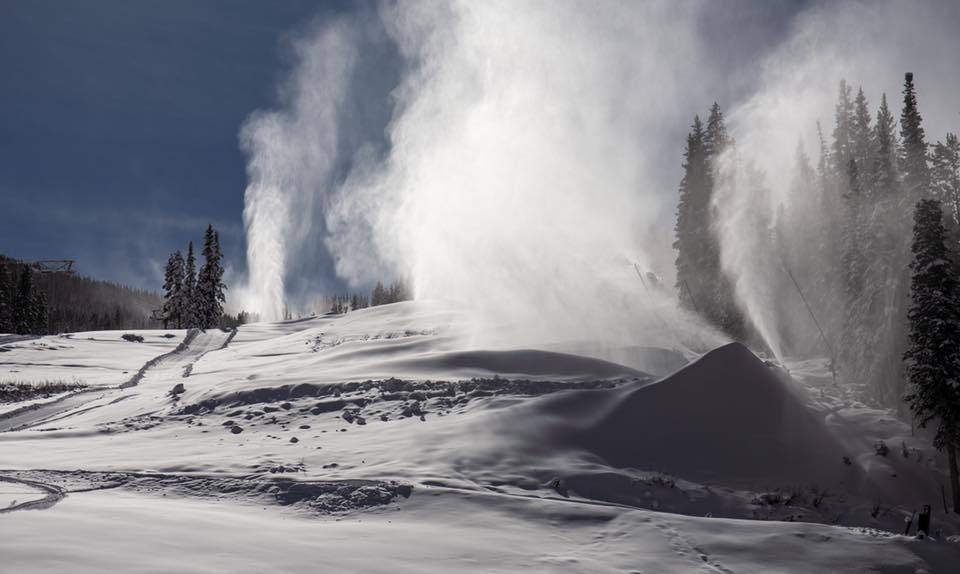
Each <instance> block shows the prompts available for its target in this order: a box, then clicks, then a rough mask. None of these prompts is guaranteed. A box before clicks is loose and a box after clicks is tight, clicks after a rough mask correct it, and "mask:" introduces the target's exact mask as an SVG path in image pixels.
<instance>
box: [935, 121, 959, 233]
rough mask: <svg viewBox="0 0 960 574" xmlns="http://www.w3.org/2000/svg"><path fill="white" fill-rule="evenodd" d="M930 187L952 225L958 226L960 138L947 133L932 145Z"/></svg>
mask: <svg viewBox="0 0 960 574" xmlns="http://www.w3.org/2000/svg"><path fill="white" fill-rule="evenodd" d="M931 159H932V166H931V174H930V175H931V187H932V191H933V196H934V197H935V198H937V199H939V200H940V201H941V202H942V203H943V205H944V206H946V207H947V208H948V209H947V212H948V213H949V215H950V219H952V220H953V225H954V226H960V140H958V139H957V136H956V134H952V133H948V134H947V136H946V138H944V141H942V142H937V143H936V144H934V146H933V154H932V157H931Z"/></svg>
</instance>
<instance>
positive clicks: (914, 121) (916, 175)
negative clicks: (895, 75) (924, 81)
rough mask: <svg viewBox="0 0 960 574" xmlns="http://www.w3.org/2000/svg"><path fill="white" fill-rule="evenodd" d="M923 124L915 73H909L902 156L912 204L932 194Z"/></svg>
mask: <svg viewBox="0 0 960 574" xmlns="http://www.w3.org/2000/svg"><path fill="white" fill-rule="evenodd" d="M922 123H923V119H922V118H921V117H920V111H919V110H918V109H917V93H916V89H915V88H914V85H913V74H912V73H910V72H907V74H906V75H905V76H904V82H903V111H902V112H901V114H900V138H901V142H902V143H901V146H902V149H901V151H900V157H901V166H902V169H903V187H904V192H905V193H906V195H907V198H908V199H909V200H910V202H911V203H912V202H913V200H914V199H915V198H920V197H926V196H927V195H928V194H929V193H930V169H929V166H928V164H927V143H926V141H925V139H924V134H923V125H922Z"/></svg>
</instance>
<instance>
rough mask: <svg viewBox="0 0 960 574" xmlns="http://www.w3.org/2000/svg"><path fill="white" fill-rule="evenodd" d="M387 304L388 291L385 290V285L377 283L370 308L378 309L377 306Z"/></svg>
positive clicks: (371, 297)
mask: <svg viewBox="0 0 960 574" xmlns="http://www.w3.org/2000/svg"><path fill="white" fill-rule="evenodd" d="M387 303H388V301H387V290H386V289H384V288H383V283H381V282H380V281H377V285H376V286H375V287H374V288H373V293H371V294H370V306H371V307H376V306H377V305H386V304H387Z"/></svg>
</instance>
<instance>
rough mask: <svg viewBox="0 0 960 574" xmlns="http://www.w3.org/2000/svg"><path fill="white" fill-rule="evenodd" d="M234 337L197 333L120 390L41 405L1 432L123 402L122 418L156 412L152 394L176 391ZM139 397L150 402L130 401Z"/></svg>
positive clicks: (2, 421)
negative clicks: (175, 387) (187, 375)
mask: <svg viewBox="0 0 960 574" xmlns="http://www.w3.org/2000/svg"><path fill="white" fill-rule="evenodd" d="M234 335H236V330H231V331H221V330H220V329H210V330H208V331H200V330H193V331H191V332H190V333H189V334H188V336H187V337H186V338H185V339H184V340H183V342H182V343H181V344H180V345H179V346H178V347H177V348H176V349H174V350H173V351H170V352H169V353H165V354H163V355H160V356H158V357H155V358H153V359H151V360H150V361H147V363H146V364H144V365H143V367H141V368H140V370H139V371H137V373H136V374H135V375H134V376H133V377H131V378H130V379H129V380H128V381H127V382H125V383H123V384H122V385H120V387H119V388H116V389H85V390H83V391H79V392H77V393H74V394H71V395H67V396H65V397H63V398H62V399H59V400H57V401H54V402H50V403H45V404H41V405H37V406H36V407H35V408H30V409H27V410H23V411H14V412H11V413H9V414H6V415H0V432H7V431H12V430H25V429H29V428H33V427H36V426H38V425H41V424H49V423H53V422H57V421H62V420H66V419H73V418H75V417H78V416H81V415H83V414H85V413H88V412H91V411H93V410H95V409H99V408H100V407H103V406H105V405H113V404H117V403H120V402H121V401H123V402H124V403H126V405H127V407H128V408H126V409H122V410H121V411H119V412H117V413H116V415H117V417H118V418H123V417H125V416H131V414H136V413H133V412H132V411H133V410H136V409H138V408H139V410H143V409H144V408H147V409H148V410H150V409H151V408H155V406H156V401H155V397H153V396H152V395H151V396H150V397H147V393H148V392H149V391H154V390H156V389H157V388H158V387H160V386H163V385H169V386H170V387H172V386H173V385H174V384H176V382H177V381H178V380H180V379H182V378H183V377H184V374H185V373H186V372H188V371H189V369H191V368H192V366H193V364H194V363H196V362H197V361H198V360H199V359H200V358H201V357H203V356H204V355H206V354H207V353H209V352H211V351H218V350H220V349H223V348H225V347H226V346H227V345H228V344H229V343H230V340H231V339H232V338H233V336H234ZM164 388H166V387H164ZM137 396H139V397H140V398H142V399H146V400H130V399H135V398H136V397H137ZM148 406H149V408H148ZM114 420H117V418H115V419H114Z"/></svg>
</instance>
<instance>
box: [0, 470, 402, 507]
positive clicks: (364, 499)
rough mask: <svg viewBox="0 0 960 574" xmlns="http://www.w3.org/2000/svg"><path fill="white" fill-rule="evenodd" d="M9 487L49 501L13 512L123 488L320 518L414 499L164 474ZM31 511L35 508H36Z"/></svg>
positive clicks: (356, 489)
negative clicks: (37, 492) (34, 491)
mask: <svg viewBox="0 0 960 574" xmlns="http://www.w3.org/2000/svg"><path fill="white" fill-rule="evenodd" d="M2 481H8V482H14V483H20V484H25V485H30V486H33V487H36V488H40V489H42V490H43V491H44V492H46V493H47V496H45V497H44V498H42V499H40V500H36V501H32V502H29V503H23V504H20V505H17V506H16V507H11V508H8V509H6V510H4V509H0V512H4V511H10V510H20V509H26V508H30V507H35V508H41V507H43V508H47V507H49V506H52V505H53V504H56V502H58V501H59V500H60V499H61V498H63V497H64V496H66V495H67V494H68V493H70V492H90V491H94V490H109V489H114V488H123V489H126V490H129V491H133V492H140V493H153V494H157V493H159V494H162V495H163V496H167V495H170V496H179V497H194V498H214V499H224V498H227V499H234V500H237V501H241V502H242V501H246V502H253V503H264V502H269V503H273V504H278V505H281V506H291V507H293V508H296V509H300V510H305V511H309V512H314V513H320V514H344V513H348V512H354V511H357V510H363V509H367V508H373V507H377V506H385V505H387V504H390V503H391V502H394V501H395V500H397V499H398V498H403V499H406V498H410V495H411V494H412V492H413V486H412V485H410V484H405V483H401V482H396V481H379V480H339V481H338V480H298V479H295V478H287V477H285V476H276V477H273V476H271V477H269V478H263V477H260V476H256V475H254V476H246V477H228V476H203V475H185V474H164V473H134V472H87V471H72V472H64V471H47V470H40V471H19V472H18V471H6V472H4V473H2V474H0V482H2ZM31 505H32V506H31Z"/></svg>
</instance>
